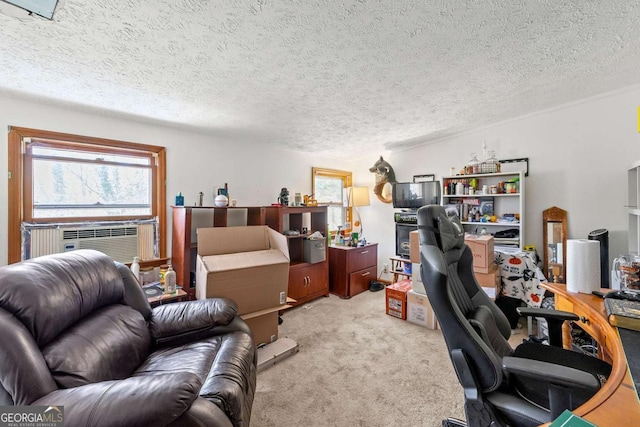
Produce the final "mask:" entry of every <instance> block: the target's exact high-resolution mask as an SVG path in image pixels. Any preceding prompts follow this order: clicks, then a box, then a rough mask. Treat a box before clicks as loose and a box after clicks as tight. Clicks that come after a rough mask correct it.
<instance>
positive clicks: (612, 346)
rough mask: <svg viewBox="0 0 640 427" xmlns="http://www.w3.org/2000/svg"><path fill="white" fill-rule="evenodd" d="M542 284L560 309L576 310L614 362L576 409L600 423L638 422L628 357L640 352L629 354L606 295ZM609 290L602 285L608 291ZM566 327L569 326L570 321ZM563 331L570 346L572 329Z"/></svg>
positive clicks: (638, 407) (601, 353)
mask: <svg viewBox="0 0 640 427" xmlns="http://www.w3.org/2000/svg"><path fill="white" fill-rule="evenodd" d="M542 286H543V287H544V288H545V289H547V290H549V291H551V292H553V293H554V295H555V305H556V309H557V310H564V311H569V312H573V313H575V314H577V315H578V316H579V317H580V320H578V321H576V322H577V323H579V326H580V327H581V328H582V329H584V330H585V331H586V332H587V333H588V334H589V335H591V336H592V337H593V338H594V339H595V340H596V341H597V342H598V344H599V348H598V353H599V357H600V358H601V359H603V360H606V361H607V362H609V363H611V365H612V366H613V370H612V371H611V375H610V376H609V379H608V380H607V382H606V384H605V385H604V386H603V387H602V388H601V389H600V391H598V392H597V393H596V394H595V395H594V396H593V397H592V398H591V399H589V400H588V401H587V402H586V403H585V404H584V405H582V406H580V407H579V408H577V409H576V410H575V411H573V412H574V413H576V414H577V415H580V416H581V417H584V418H585V419H586V420H589V421H591V422H592V423H594V424H596V425H598V426H626V425H637V423H638V422H639V420H640V402H639V401H638V395H637V394H636V390H635V388H634V384H633V380H632V378H631V374H630V371H629V367H628V365H627V359H626V358H637V357H640V355H638V354H626V355H625V352H624V349H623V347H622V342H621V340H620V335H619V334H618V329H617V328H615V327H613V326H611V325H610V324H609V322H608V320H607V316H606V313H605V309H604V303H603V300H602V298H599V297H597V296H594V295H591V294H581V293H575V292H569V291H567V287H566V285H563V284H558V283H543V284H542ZM609 290H610V289H602V291H604V292H606V291H609ZM565 327H566V328H568V325H567V323H566V322H565ZM563 332H564V334H563V335H564V339H563V341H564V345H565V347H567V348H568V347H569V343H570V333H569V331H568V329H564V330H563ZM630 423H631V424H630Z"/></svg>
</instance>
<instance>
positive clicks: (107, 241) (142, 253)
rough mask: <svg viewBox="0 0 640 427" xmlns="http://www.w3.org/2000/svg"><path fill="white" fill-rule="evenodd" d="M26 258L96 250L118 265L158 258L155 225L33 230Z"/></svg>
mask: <svg viewBox="0 0 640 427" xmlns="http://www.w3.org/2000/svg"><path fill="white" fill-rule="evenodd" d="M28 234H29V239H28V240H27V241H26V242H25V244H26V245H27V247H26V249H27V250H25V254H23V258H35V257H38V256H41V255H48V254H53V253H59V252H66V251H72V250H75V249H95V250H98V251H100V252H104V253H105V254H107V255H109V256H110V257H112V258H113V259H114V260H116V261H120V262H131V261H132V260H133V257H134V256H138V257H140V259H142V260H145V259H154V258H157V257H158V254H157V251H156V248H157V245H156V232H155V224H153V223H144V224H113V225H100V226H85V227H83V226H66V227H49V228H42V227H36V228H29V229H28Z"/></svg>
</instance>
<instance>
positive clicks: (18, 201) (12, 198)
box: [8, 126, 167, 264]
mask: <svg viewBox="0 0 640 427" xmlns="http://www.w3.org/2000/svg"><path fill="white" fill-rule="evenodd" d="M28 140H38V141H45V142H46V143H47V144H51V145H56V142H57V143H58V145H60V144H64V145H65V146H69V145H70V144H71V145H73V144H77V145H78V147H79V148H80V147H84V148H90V150H91V151H92V152H104V153H113V154H126V153H149V155H151V156H153V157H155V159H156V164H155V167H152V182H153V184H152V185H153V188H152V195H151V215H149V216H146V215H145V216H144V218H148V217H150V216H151V217H157V218H158V232H159V243H160V245H159V246H160V248H159V249H160V257H166V235H167V219H166V217H167V213H166V211H167V206H166V203H167V202H166V149H165V148H164V147H160V146H156V145H148V144H138V143H133V142H126V141H116V140H111V139H104V138H94V137H89V136H81V135H73V134H67V133H60V132H51V131H46V130H38V129H29V128H22V127H15V126H10V127H9V137H8V155H9V165H8V166H9V188H8V190H9V191H8V196H9V206H8V210H9V212H8V216H9V220H8V227H9V228H8V237H9V239H8V262H9V263H10V264H11V263H15V262H19V261H20V260H21V258H22V256H21V252H22V251H21V246H22V236H21V231H20V226H21V224H22V223H23V222H25V221H28V222H38V223H51V222H65V221H69V222H76V221H83V220H84V221H90V220H99V221H104V220H105V217H95V218H93V217H73V218H35V219H34V218H32V212H33V210H32V207H33V206H32V203H33V200H32V184H33V183H32V175H31V161H30V159H29V158H28V156H27V154H26V152H27V150H26V145H25V144H26V142H25V141H28ZM137 218H142V217H141V216H126V217H122V216H119V217H115V216H114V217H108V218H107V220H114V221H116V220H123V219H137Z"/></svg>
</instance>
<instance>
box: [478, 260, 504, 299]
mask: <svg viewBox="0 0 640 427" xmlns="http://www.w3.org/2000/svg"><path fill="white" fill-rule="evenodd" d="M500 272H501V270H500V268H499V267H498V266H497V265H495V264H493V265H492V266H491V267H490V269H489V272H488V273H478V272H474V273H473V274H474V276H475V277H476V282H478V284H479V285H480V286H481V287H482V289H483V290H484V291H485V292H486V293H487V295H488V296H489V298H491V299H496V296H497V295H498V293H500V288H501V286H500V284H501V281H500Z"/></svg>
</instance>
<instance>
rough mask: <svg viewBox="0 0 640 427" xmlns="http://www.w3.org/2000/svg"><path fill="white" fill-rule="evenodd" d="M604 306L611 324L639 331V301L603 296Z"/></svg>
mask: <svg viewBox="0 0 640 427" xmlns="http://www.w3.org/2000/svg"><path fill="white" fill-rule="evenodd" d="M604 308H605V310H606V311H607V317H608V318H609V323H611V324H612V325H613V326H617V327H619V328H625V329H632V330H634V331H640V302H638V301H631V300H626V299H614V298H605V300H604Z"/></svg>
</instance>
